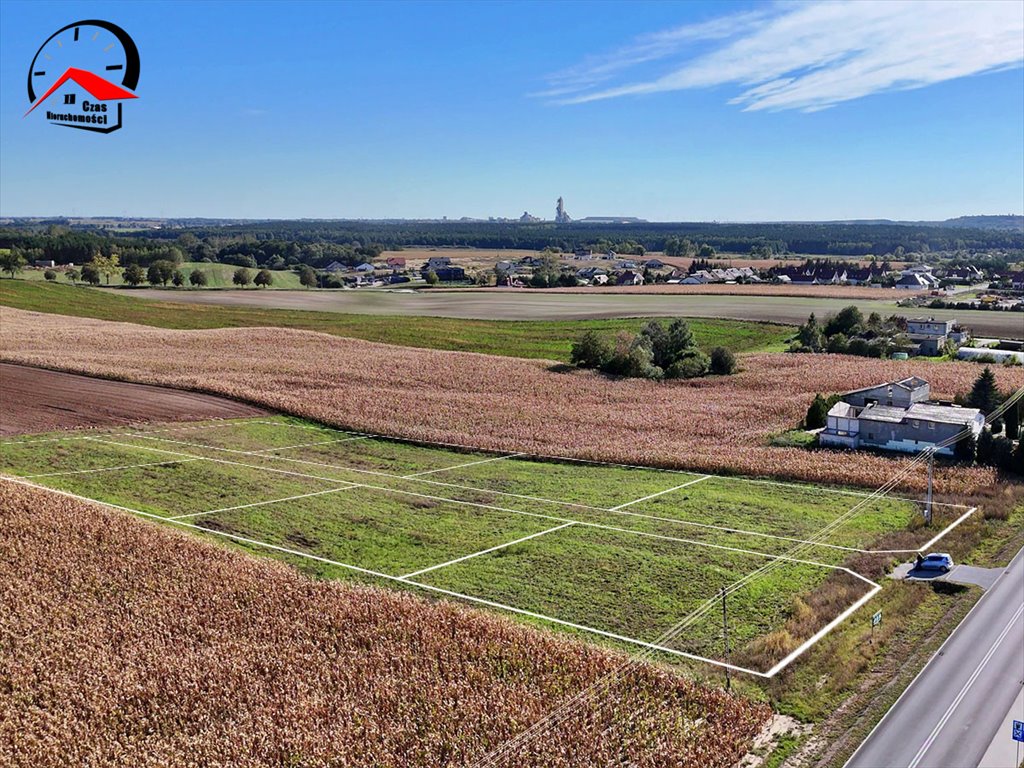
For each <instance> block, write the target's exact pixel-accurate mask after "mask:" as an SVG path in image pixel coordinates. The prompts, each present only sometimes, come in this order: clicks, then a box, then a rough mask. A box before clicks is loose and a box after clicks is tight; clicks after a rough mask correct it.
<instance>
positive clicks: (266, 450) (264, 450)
mask: <svg viewBox="0 0 1024 768" xmlns="http://www.w3.org/2000/svg"><path fill="white" fill-rule="evenodd" d="M367 439H369V438H367V437H366V435H359V436H357V437H343V438H341V439H340V440H324V441H323V442H320V443H300V444H299V445H282V446H281V447H279V448H260V449H259V450H258V451H245V453H246V454H249V455H252V456H262V455H264V454H267V453H270V452H271V451H291V450H293V449H295V448H313V447H314V446H317V445H333V444H334V443H351V442H352V441H353V440H367ZM209 447H210V448H213V447H215V446H212V445H211V446H209Z"/></svg>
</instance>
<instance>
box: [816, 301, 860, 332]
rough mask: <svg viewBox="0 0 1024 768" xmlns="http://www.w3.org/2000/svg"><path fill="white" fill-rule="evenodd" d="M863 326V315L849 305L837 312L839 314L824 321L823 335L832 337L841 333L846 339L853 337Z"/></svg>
mask: <svg viewBox="0 0 1024 768" xmlns="http://www.w3.org/2000/svg"><path fill="white" fill-rule="evenodd" d="M863 324H864V315H863V314H862V313H861V311H860V310H859V309H858V308H857V307H856V306H854V305H852V304H851V305H850V306H848V307H844V308H843V309H841V310H839V314H837V315H834V316H832V317H830V318H828V320H826V321H825V335H826V336H834V335H835V334H837V333H842V334H844V335H846V336H847V337H850V336H855V335H856V334H857V332H858V331H860V329H861V326H862V325H863Z"/></svg>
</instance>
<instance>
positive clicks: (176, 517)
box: [166, 483, 362, 520]
mask: <svg viewBox="0 0 1024 768" xmlns="http://www.w3.org/2000/svg"><path fill="white" fill-rule="evenodd" d="M351 488H362V486H361V485H356V484H355V483H352V484H351V485H343V486H341V487H340V488H328V489H327V490H326V491H314V492H313V493H300V494H299V495H297V496H287V497H285V498H283V499H268V500H267V501H257V502H254V503H252V504H239V505H238V506H235V507H221V508H220V509H208V510H206V511H205V512H190V513H189V514H187V515H174V516H172V517H168V518H166V519H167V520H184V519H185V518H186V517H200V516H201V515H213V514H216V513H217V512H232V511H234V510H236V509H250V508H252V507H262V506H264V505H266V504H279V503H281V502H282V501H295V500H296V499H308V498H310V497H311V496H323V495H325V494H328V493H337V492H338V491H347V490H350V489H351Z"/></svg>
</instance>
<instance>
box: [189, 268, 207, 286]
mask: <svg viewBox="0 0 1024 768" xmlns="http://www.w3.org/2000/svg"><path fill="white" fill-rule="evenodd" d="M188 281H189V283H190V284H191V285H193V286H195V287H196V288H202V287H203V286H204V285H206V273H205V272H203V270H201V269H193V270H192V271H191V272H189V274H188Z"/></svg>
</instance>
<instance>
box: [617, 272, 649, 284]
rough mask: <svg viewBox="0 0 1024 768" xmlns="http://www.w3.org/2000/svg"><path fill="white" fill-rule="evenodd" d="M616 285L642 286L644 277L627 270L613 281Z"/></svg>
mask: <svg viewBox="0 0 1024 768" xmlns="http://www.w3.org/2000/svg"><path fill="white" fill-rule="evenodd" d="M615 284H616V285H643V284H644V276H643V275H642V274H640V273H639V272H633V271H632V270H629V269H627V270H626V271H625V272H623V273H622V274H620V275H619V276H618V277H617V278H616V279H615Z"/></svg>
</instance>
